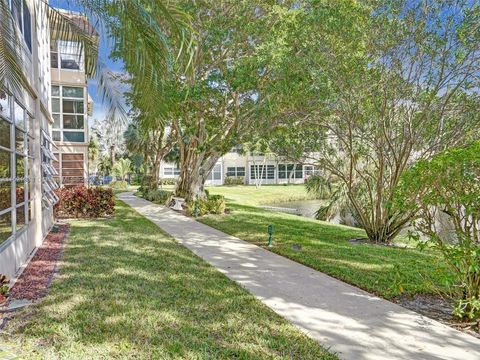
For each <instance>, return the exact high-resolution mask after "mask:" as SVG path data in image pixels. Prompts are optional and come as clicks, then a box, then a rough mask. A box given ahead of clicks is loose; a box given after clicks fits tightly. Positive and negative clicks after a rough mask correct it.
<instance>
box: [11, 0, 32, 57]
mask: <svg viewBox="0 0 480 360" xmlns="http://www.w3.org/2000/svg"><path fill="white" fill-rule="evenodd" d="M10 9H11V11H12V13H13V18H14V19H15V21H16V23H17V25H18V28H19V29H20V32H21V33H22V34H23V38H24V39H25V44H26V45H27V48H28V50H30V52H32V17H31V15H30V10H29V9H28V6H27V3H26V1H25V0H11V1H10Z"/></svg>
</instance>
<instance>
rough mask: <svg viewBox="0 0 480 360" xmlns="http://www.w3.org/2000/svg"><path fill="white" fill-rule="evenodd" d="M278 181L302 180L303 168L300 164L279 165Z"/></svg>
mask: <svg viewBox="0 0 480 360" xmlns="http://www.w3.org/2000/svg"><path fill="white" fill-rule="evenodd" d="M278 178H279V179H290V178H292V179H303V166H302V165H301V164H296V165H294V164H279V165H278Z"/></svg>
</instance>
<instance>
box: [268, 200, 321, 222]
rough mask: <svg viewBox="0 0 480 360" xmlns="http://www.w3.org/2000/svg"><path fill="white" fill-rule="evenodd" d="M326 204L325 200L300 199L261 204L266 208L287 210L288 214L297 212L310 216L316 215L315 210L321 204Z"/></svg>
mask: <svg viewBox="0 0 480 360" xmlns="http://www.w3.org/2000/svg"><path fill="white" fill-rule="evenodd" d="M323 204H325V201H324V200H298V201H288V202H278V203H273V204H268V205H265V206H261V207H262V208H264V209H268V210H273V211H280V212H285V213H288V214H296V215H300V216H305V217H309V218H314V217H315V212H316V211H317V210H318V209H319V208H320V206H321V205H323Z"/></svg>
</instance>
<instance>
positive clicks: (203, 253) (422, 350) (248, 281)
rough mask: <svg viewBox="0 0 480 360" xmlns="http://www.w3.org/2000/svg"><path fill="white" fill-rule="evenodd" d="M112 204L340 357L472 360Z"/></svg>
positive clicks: (246, 248)
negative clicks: (144, 221)
mask: <svg viewBox="0 0 480 360" xmlns="http://www.w3.org/2000/svg"><path fill="white" fill-rule="evenodd" d="M118 198H119V199H120V200H122V201H124V202H126V203H127V204H128V205H130V206H131V207H132V208H134V209H135V210H137V211H138V212H139V213H140V214H142V215H143V216H145V217H147V218H148V219H150V220H151V221H153V222H154V223H155V224H156V225H158V226H159V227H160V228H161V229H162V230H164V231H165V232H167V233H168V234H170V235H171V236H172V237H174V238H175V239H176V240H177V241H178V242H180V243H181V244H183V245H184V246H185V247H187V248H188V249H190V250H191V251H192V252H193V253H195V254H196V255H198V256H199V257H201V258H203V259H205V260H206V261H207V262H209V263H210V264H212V265H213V266H215V267H216V268H217V269H218V270H220V271H221V272H223V273H224V274H225V275H226V276H228V277H229V278H230V279H232V280H234V281H236V282H237V283H239V284H241V285H242V286H243V287H245V288H246V289H247V290H248V291H250V292H251V293H252V294H253V295H255V296H256V297H257V298H258V299H260V300H261V301H262V302H263V303H265V304H266V305H267V306H268V307H270V308H271V309H272V310H274V311H275V312H276V313H278V314H280V315H281V316H283V317H284V318H285V319H287V320H289V321H290V322H292V323H293V324H295V325H297V326H298V327H299V328H300V329H301V330H303V331H304V332H305V333H306V334H307V335H308V336H310V337H312V338H314V339H316V340H317V341H318V342H319V343H320V344H322V345H324V346H327V347H330V348H331V350H333V351H336V352H338V353H339V355H340V357H341V358H343V359H352V360H363V359H378V360H386V359H402V360H407V359H458V360H479V359H480V340H479V339H476V338H474V337H472V336H469V335H467V334H464V333H462V332H459V331H457V330H454V329H452V328H449V327H448V326H445V325H443V324H441V323H439V322H437V321H434V320H431V319H429V318H426V317H424V316H422V315H419V314H417V313H415V312H412V311H409V310H407V309H404V308H402V307H400V306H398V305H396V304H393V303H391V302H389V301H386V300H383V299H380V298H378V297H375V296H373V295H371V294H369V293H367V292H365V291H363V290H360V289H358V288H356V287H354V286H350V285H348V284H346V283H344V282H342V281H339V280H336V279H334V278H332V277H330V276H327V275H325V274H323V273H321V272H318V271H316V270H313V269H311V268H308V267H306V266H303V265H301V264H299V263H296V262H294V261H291V260H288V259H286V258H284V257H282V256H279V255H276V254H274V253H272V252H269V251H267V250H265V249H262V248H260V247H258V246H255V245H252V244H250V243H247V242H245V241H242V240H240V239H238V238H235V237H233V236H230V235H227V234H225V233H222V232H220V231H218V230H216V229H213V228H211V227H209V226H207V225H204V224H201V223H199V222H197V221H195V220H193V219H191V218H188V217H186V216H183V215H181V214H179V213H176V212H174V211H172V210H170V209H167V208H165V207H163V206H159V205H155V204H152V203H151V202H148V201H146V200H143V199H140V198H138V197H136V196H134V195H133V194H132V193H122V194H119V195H118Z"/></svg>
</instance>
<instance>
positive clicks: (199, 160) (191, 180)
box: [175, 148, 220, 201]
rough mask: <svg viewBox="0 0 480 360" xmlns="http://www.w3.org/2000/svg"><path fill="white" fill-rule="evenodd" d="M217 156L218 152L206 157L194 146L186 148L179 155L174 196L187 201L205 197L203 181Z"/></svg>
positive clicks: (218, 156)
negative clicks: (182, 153) (179, 161)
mask: <svg viewBox="0 0 480 360" xmlns="http://www.w3.org/2000/svg"><path fill="white" fill-rule="evenodd" d="M219 158H220V155H219V154H215V155H211V156H208V157H206V154H205V153H197V152H196V150H195V149H194V148H186V149H185V154H184V155H183V156H182V157H181V163H180V176H179V178H178V180H177V185H176V187H175V196H178V197H182V198H184V199H185V200H187V201H191V200H195V199H198V198H205V196H206V194H205V181H206V180H207V177H208V175H209V174H210V172H211V171H212V169H213V167H214V166H215V164H216V163H217V161H218V159H219Z"/></svg>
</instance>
